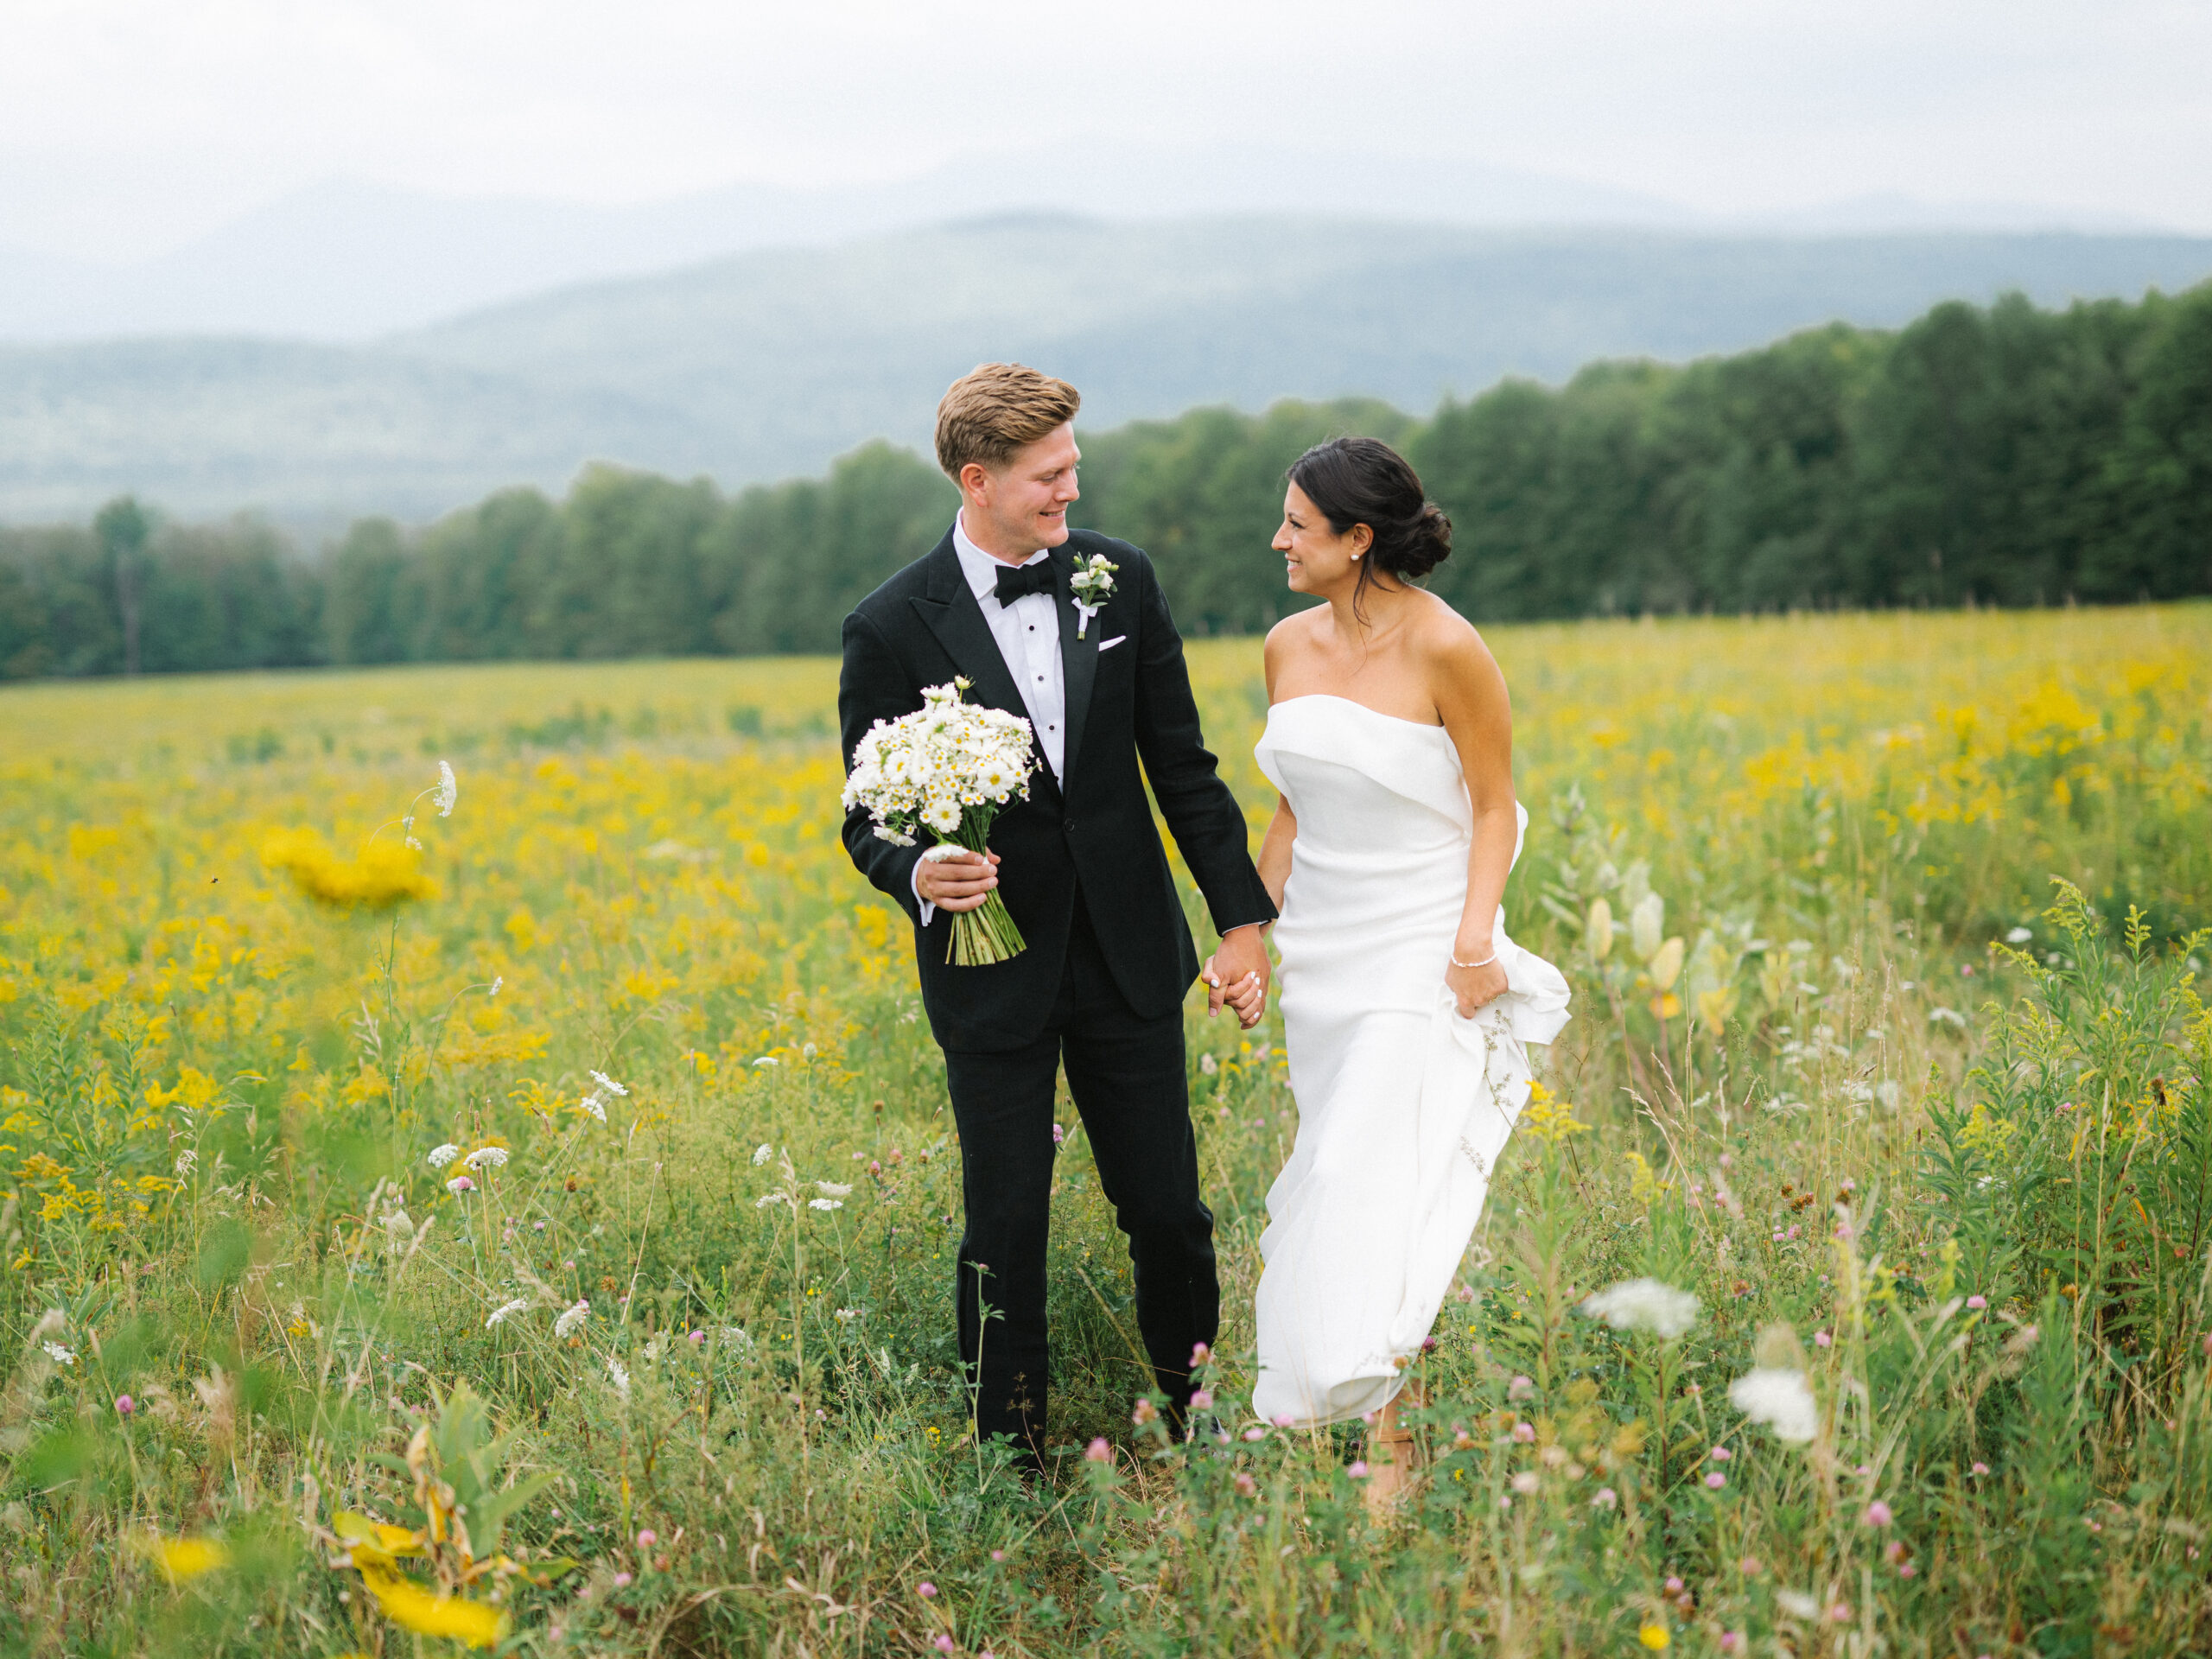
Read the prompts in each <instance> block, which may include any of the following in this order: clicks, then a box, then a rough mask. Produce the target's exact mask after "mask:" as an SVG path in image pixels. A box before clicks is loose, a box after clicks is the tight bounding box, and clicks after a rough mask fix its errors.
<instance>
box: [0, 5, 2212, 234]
mask: <svg viewBox="0 0 2212 1659" xmlns="http://www.w3.org/2000/svg"><path fill="white" fill-rule="evenodd" d="M0 29H4V39H5V42H6V48H5V51H4V53H0V242H7V243H14V244H16V245H25V246H30V247H36V248H41V249H44V250H48V251H66V252H73V253H79V254H87V255H95V256H101V257H132V256H135V255H138V254H143V253H147V252H151V251H156V249H158V248H160V247H162V246H166V245H170V244H173V243H175V242H176V241H178V240H181V239H182V238H186V237H188V236H190V235H192V234H194V233H195V232H199V231H201V230H204V229H207V228H209V227H211V226H213V224H214V223H216V222H218V221H219V220H220V219H224V218H226V217H228V216H230V215H232V214H234V213H239V212H241V211H244V210H245V209H247V208H250V207H253V206H255V205H257V204H258V203H260V202H262V201H264V200H267V199H269V198H270V197H271V196H273V195H276V194H279V193H281V192H283V191H284V190H287V189H289V188H294V187H296V186H298V185H301V184H303V183H307V182H309V181H314V180H316V179H320V178H326V177H330V176H334V175H344V176H350V177H356V178H365V179H370V180H375V181H382V182H385V183H390V184H395V185H400V186H405V187H409V188H419V189H426V190H434V191H439V192H446V193H499V194H529V195H538V196H555V197H569V198H587V199H593V200H610V201H611V200H638V199H642V198H647V197H652V196H658V195H664V194H675V193H679V192H683V191H686V190H691V189H696V188H703V187H707V186H710V185H715V184H721V183H726V182H729V181H735V180H741V179H750V180H759V181H775V182H780V183H785V184H794V185H808V184H815V183H824V184H826V183H833V182H843V181H859V180H880V179H886V178H890V177H894V176H898V175H904V174H907V173H912V172H917V171H919V170H922V169H924V168H929V167H931V166H934V165H937V164H939V163H942V162H946V161H948V160H951V159H954V158H956V157H958V156H964V155H969V154H974V153H976V152H985V151H988V152H1002V151H1007V150H1010V149H1019V148H1020V146H1021V145H1022V144H1023V143H1026V142H1030V141H1041V140H1058V139H1090V140H1103V141H1105V142H1108V143H1125V142H1126V143H1145V144H1147V145H1166V146H1170V147H1185V146H1187V147H1190V148H1192V149H1204V148H1205V147H1207V146H1209V145H1219V144H1227V143H1239V144H1251V143H1269V144H1273V143H1282V144H1292V145H1304V146H1332V147H1345V148H1352V149H1359V150H1362V151H1375V152H1381V153H1386V154H1415V153H1427V154H1443V155H1450V156H1459V157H1463V158H1465V159H1468V160H1472V161H1478V162H1486V163H1490V164H1492V165H1496V166H1499V167H1506V168H1522V169H1528V170H1531V171H1537V172H1543V173H1548V174H1554V175H1561V176H1565V177H1569V178H1574V179H1580V180H1586V181H1591V182H1593V183H1599V184H1605V185H1609V186H1613V187H1618V188H1624V189H1629V190H1634V191H1637V192H1642V193H1646V194H1651V195H1656V196H1661V197H1664V198H1667V199H1669V200H1674V201H1678V202H1681V203H1683V204H1685V205H1687V206H1689V207H1694V208H1696V209H1700V210H1702V211H1707V212H1712V213H1730V214H1732V213H1758V212H1764V211H1771V210H1775V209H1780V208H1788V207H1798V206H1805V205H1810V204H1815V203H1821V202H1826V201H1832V200H1837V199H1840V198H1848V197H1855V196H1861V195H1870V194H1902V195H1908V196H1913V197H1917V198H1920V199H1923V200H1930V201H1936V202H1953V201H1976V202H1992V201H1994V202H2020V203H2034V204H2043V205H2048V206H2051V207H2059V208H2063V209H2074V210H2092V211H2097V212H2102V213H2115V214H2121V215H2128V216H2134V217H2139V218H2140V219H2144V220H2146V221H2152V222H2155V223H2158V224H2162V225H2165V226H2173V227H2177V228H2183V229H2190V230H2196V231H2207V232H2212V4H2208V3H2206V0H2080V3H2076V0H1849V3H1832V0H1540V3H1526V4H1510V5H1508V4H1500V3H1494V0H1362V3H1360V4H1357V5H1348V4H1345V3H1344V0H1323V3H1314V0H1225V3H1206V0H1061V3H1058V4H1053V3H1039V0H786V3H782V4H778V5H773V6H764V5H759V4H754V3H749V0H622V3H620V4H619V5H618V4H613V3H607V0H0ZM1034 194H1035V195H1036V196H1037V197H1038V198H1039V200H1048V199H1049V198H1050V196H1051V189H1050V185H1049V180H1040V181H1039V185H1038V188H1037V189H1036V190H1035V192H1034Z"/></svg>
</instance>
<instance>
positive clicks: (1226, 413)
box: [0, 284, 2212, 679]
mask: <svg viewBox="0 0 2212 1659" xmlns="http://www.w3.org/2000/svg"><path fill="white" fill-rule="evenodd" d="M1045 366H1047V367H1049V366H1050V365H1045ZM1350 432H1357V433H1367V434H1371V435H1375V436H1377V437H1381V438H1383V439H1386V440H1388V441H1389V442H1393V443H1395V444H1397V445H1398V446H1400V447H1401V448H1403V449H1404V450H1405V452H1406V453H1407V454H1408V455H1409V456H1410V457H1411V459H1412V460H1413V461H1414V466H1415V467H1417V468H1418V469H1419V470H1420V472H1421V476H1422V478H1423V480H1425V481H1426V483H1427V486H1428V489H1429V493H1431V494H1432V495H1433V497H1434V498H1435V499H1436V500H1437V501H1439V502H1440V503H1441V504H1442V505H1443V506H1444V507H1445V508H1446V511H1447V512H1450V514H1451V515H1452V521H1453V524H1454V526H1455V551H1454V552H1453V554H1452V558H1451V560H1450V561H1449V562H1448V563H1446V564H1445V565H1444V566H1443V567H1441V568H1440V569H1439V570H1438V572H1437V573H1436V575H1435V577H1434V579H1433V587H1434V588H1435V589H1436V591H1437V592H1439V593H1440V594H1442V595H1443V596H1444V597H1445V598H1446V599H1447V600H1449V601H1451V602H1452V604H1454V605H1456V606H1458V607H1459V608H1460V609H1461V610H1463V611H1464V612H1465V613H1467V614H1468V615H1470V616H1471V617H1473V618H1475V619H1476V620H1478V621H1485V620H1522V619H1536V618H1558V617H1574V616H1583V615H1603V614H1642V613H1684V612H1743V611H1772V610H1778V609H1786V608H1792V607H1821V608H1864V607H1898V606H1910V607H1953V606H1962V605H1992V604H1993V605H2005V606H2032V605H2050V604H2060V603H2066V602H2081V603H2113V602H2126V601H2136V600H2142V599H2172V598H2178V597H2183V596H2186V595H2191V594H2208V593H2212V284H2206V285H2204V286H2201V287H2198V288H2196V289H2190V291H2188V292H2186V293H2184V294H2182V295H2179V296H2164V295H2160V294H2158V293H2155V292H2154V293H2152V294H2151V295H2149V296H2146V297H2145V299H2143V300H2142V301H2141V302H2123V301H2101V302H2084V303H2080V304H2076V305H2074V306H2072V307H2070V308H2068V309H2066V310H2063V311H2049V310H2043V309H2038V308H2036V307H2035V306H2033V305H2032V304H2031V303H2030V302H2027V301H2026V300H2024V299H2022V298H2018V297H2017V296H2016V297H2012V298H2008V299H2005V300H2002V301H2000V302H1998V303H1997V304H1995V305H1993V306H1991V307H1986V308H1983V307H1976V306H1972V305H1967V304H1964V303H1951V304H1945V305H1942V306H1938V307H1936V308H1935V309H1933V310H1931V311H1929V313H1927V314H1926V315H1923V316H1922V317H1921V318H1920V319H1918V320H1917V321H1915V322H1913V323H1911V324H1910V326H1908V327H1904V328H1903V329H1900V330H1897V331H1894V332H1877V331H1870V330H1865V329H1859V328H1853V327H1847V326H1844V325H1841V324H1837V325H1834V326H1831V327H1825V328H1817V329H1813V330H1809V331H1808V332H1805V333H1802V334H1796V335H1792V336H1791V337H1789V339H1786V340H1781V341H1779V342H1777V344H1775V345H1772V346H1767V347H1764V348H1763V349H1760V350H1758V351H1751V352H1745V353H1738V354H1737V355H1733V356H1729V357H1721V358H1712V359H1704V360H1700V361H1698V362H1694V363H1691V364H1688V365H1663V364H1658V363H1651V362H1606V363H1599V364H1595V365H1592V366H1590V367H1588V368H1586V369H1585V370H1583V371H1582V372H1580V373H1579V374H1578V375H1576V376H1575V377H1574V378H1573V380H1571V381H1570V382H1568V383H1567V385H1564V386H1562V387H1559V388H1557V389H1553V388H1548V387H1545V386H1542V385H1535V384H1533V383H1530V382H1527V381H1519V380H1509V381H1506V382H1504V383H1503V384H1501V385H1497V386H1495V387H1493V388H1492V389H1491V390H1490V391H1486V392H1484V393H1483V394H1481V395H1480V396H1478V397H1474V398H1472V399H1471V400H1469V401H1466V402H1464V403H1460V402H1452V403H1447V404H1445V405H1444V406H1443V407H1442V408H1440V409H1439V410H1436V411H1435V413H1434V414H1433V415H1432V416H1429V417H1428V418H1427V419H1421V418H1418V417H1415V416H1409V415H1407V414H1404V413H1402V412H1400V411H1398V410H1394V409H1391V408H1389V406H1387V405H1384V404H1377V403H1371V402H1360V401H1352V402H1341V403H1331V404H1302V403H1283V404H1277V405H1276V406H1275V407H1274V408H1273V409H1270V410H1268V411H1267V412H1266V413H1265V414H1263V415H1258V416H1253V415H1247V414H1243V413H1240V412H1238V411H1236V410H1229V409H1202V410H1192V411H1191V412H1189V413H1187V414H1185V415H1184V416H1180V417H1179V418H1178V419H1175V420H1173V421H1164V422H1145V423H1135V424H1131V425H1128V426H1124V427H1121V428H1118V429H1114V430H1111V431H1106V432H1101V433H1089V434H1085V433H1082V432H1081V431H1080V429H1078V435H1079V436H1080V437H1081V439H1082V442H1083V443H1084V467H1083V474H1082V483H1083V492H1084V494H1083V500H1082V503H1081V505H1079V506H1078V508H1077V519H1078V522H1080V523H1083V524H1089V525H1091V526H1095V527H1096V528H1098V529H1101V530H1103V531H1108V532H1109V533H1111V534H1113V535H1116V536H1120V537H1124V538H1126V539H1128V540H1129V541H1133V542H1135V543H1139V544H1140V545H1141V546H1143V547H1145V548H1146V549H1147V550H1149V551H1150V552H1151V554H1152V555H1153V556H1154V560H1155V561H1156V563H1158V565H1159V568H1160V574H1161V576H1162V579H1163V581H1164V582H1165V583H1166V588H1167V591H1168V594H1169V596H1170V598H1171V600H1172V601H1173V604H1174V606H1175V609H1176V614H1177V616H1178V618H1179V620H1180V621H1181V623H1182V625H1183V626H1184V627H1185V630H1186V631H1187V632H1193V633H1217V632H1249V631H1252V630H1255V629H1259V628H1262V627H1265V626H1267V625H1268V624H1269V623H1270V622H1272V621H1274V620H1275V619H1276V617H1277V616H1279V615H1280V614H1281V613H1282V612H1283V610H1284V609H1285V608H1286V603H1287V598H1288V595H1287V594H1286V593H1285V591H1284V589H1283V585H1282V575H1281V565H1280V563H1279V562H1278V561H1277V559H1276V557H1275V556H1274V554H1273V553H1272V552H1271V551H1270V550H1269V549H1268V541H1269V538H1270V537H1272V535H1273V534H1274V528H1275V524H1276V522H1277V519H1278V517H1279V511H1280V505H1281V492H1282V475H1283V469H1284V468H1285V467H1286V466H1287V464H1288V463H1289V462H1290V461H1291V460H1292V459H1294V457H1295V456H1296V455H1297V454H1299V452H1300V450H1301V449H1303V448H1305V447H1306V445H1308V444H1310V443H1313V442H1317V441H1319V440H1320V439H1322V438H1325V437H1328V436H1332V435H1338V434H1341V433H1350ZM954 505H955V497H954V494H953V492H952V489H951V486H950V485H949V484H948V483H946V481H945V480H944V479H943V478H942V477H940V476H939V475H938V473H937V472H936V470H935V468H934V467H931V465H929V464H928V463H927V462H925V461H923V460H922V459H921V458H919V457H918V456H916V455H914V454H912V453H910V452H908V451H906V450H902V449H898V448H892V447H891V446H889V445H887V444H880V443H879V444H871V445H868V446H867V447H865V448H861V449H859V450H856V451H855V452H854V453H852V454H848V455H846V456H844V457H842V459H840V460H839V461H837V462H836V464H835V465H834V466H833V467H831V469H830V471H829V475H828V476H827V477H826V478H820V479H808V480H795V481H791V482H788V483H784V484H779V485H772V486H753V487H751V488H747V489H746V490H743V491H741V492H739V493H735V494H728V493H723V492H722V491H721V490H719V489H718V488H716V487H715V486H714V485H713V484H712V483H711V482H710V481H708V480H693V481H690V482H678V481H676V480H670V479H665V478H661V477H658V476H655V475H652V474H645V473H639V472H631V471H626V470H623V469H620V468H618V467H607V466H594V467H589V468H587V469H586V470H585V471H584V472H583V473H582V474H580V476H579V477H578V478H577V480H576V481H575V484H574V486H572V487H571V489H570V490H569V494H568V496H567V498H566V499H564V500H557V501H556V500H554V499H549V498H548V497H546V496H544V495H543V494H541V493H538V492H537V491H535V490H527V489H524V490H510V491H505V492H502V493H499V494H496V495H493V496H492V497H490V498H489V499H486V500H484V501H482V502H480V503H479V504H478V505H474V506H471V507H467V508H464V509H462V510H461V511H459V512H454V513H451V514H449V515H448V516H447V517H446V518H442V519H440V520H439V521H438V522H436V523H435V524H430V525H429V526H428V527H426V528H420V529H416V528H410V527H406V526H403V525H400V524H395V523H393V522H391V521H390V520H388V519H380V518H372V519H364V520H362V521H360V522H359V523H356V524H353V526H352V527H351V528H350V529H349V530H348V531H346V534H345V535H344V536H343V537H340V538H339V539H338V540H337V541H336V542H335V543H334V544H332V545H330V546H328V547H327V548H325V549H321V550H318V551H316V552H315V553H313V554H310V553H308V552H307V551H306V550H302V549H300V548H298V547H296V546H295V545H293V544H292V543H290V542H289V540H288V539H287V538H286V537H283V535H282V534H280V533H279V532H278V531H276V530H275V529H273V528H271V527H270V526H269V525H267V524H262V523H259V522H257V521H255V520H252V519H251V518H243V519H239V520H236V521H233V522H232V523H229V524H181V523H172V522H167V521H165V520H164V519H163V518H162V515H161V514H160V513H159V512H158V511H156V510H153V509H150V508H149V507H145V506H142V505H140V504H139V503H138V502H137V501H136V500H134V499H127V498H126V499H119V500H117V501H114V502H111V503H110V504H109V505H107V506H106V507H105V508H104V509H103V510H102V511H101V512H99V514H98V515H97V516H96V517H95V518H94V519H93V520H92V523H90V524H83V525H63V526H54V527H40V528H14V529H0V677H6V678H14V679H22V678H32V677H41V676H52V675H92V674H117V673H132V672H149V673H150V672H157V671H205V670H217V669H238V668H277V667H291V666H303V665H312V664H369V663H393V662H415V661H468V660H480V659H497V658H615V657H644V656H680V655H699V654H746V655H749V654H756V653H766V652H823V651H832V650H834V649H836V643H837V638H838V626H839V623H840V621H841V620H842V617H843V616H844V614H845V613H846V611H847V610H848V609H849V608H850V607H851V606H852V604H853V602H854V601H855V600H857V599H859V598H860V597H861V595H862V594H865V593H867V592H868V589H870V588H873V587H874V585H875V584H876V583H878V582H880V581H882V580H883V579H884V577H885V576H887V575H889V574H890V573H891V572H892V571H893V570H894V569H897V568H898V567H899V565H901V564H903V563H906V562H907V561H909V560H911V559H913V558H915V557H917V556H919V555H921V554H923V553H925V552H926V551H927V550H929V548H930V547H931V545H932V544H933V543H935V542H936V541H937V539H938V537H939V536H941V535H942V534H943V533H944V529H945V526H946V525H947V524H949V523H950V518H951V514H952V511H953V507H954Z"/></svg>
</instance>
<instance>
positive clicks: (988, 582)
mask: <svg viewBox="0 0 2212 1659" xmlns="http://www.w3.org/2000/svg"><path fill="white" fill-rule="evenodd" d="M952 550H953V551H954V552H955V553H957V554H958V555H959V556H960V574H961V575H963V576H965V577H967V578H968V590H969V592H970V593H972V594H975V595H976V604H978V605H979V606H981V607H982V611H983V620H984V621H985V622H987V623H988V624H989V625H990V630H991V638H992V639H995V640H996V641H997V642H998V647H999V656H1000V657H1001V658H1003V659H1004V661H1005V663H1006V666H1007V672H1008V673H1010V674H1012V675H1013V676H1014V684H1015V685H1017V686H1019V687H1020V689H1021V706H1022V709H1024V711H1025V712H1027V715H1028V716H1029V728H1030V730H1031V732H1032V734H1033V735H1034V736H1035V738H1036V740H1037V751H1038V753H1039V754H1041V755H1043V756H1044V757H1045V764H1046V766H1050V767H1052V776H1053V777H1055V778H1058V777H1060V776H1061V775H1062V766H1061V763H1062V760H1064V759H1065V753H1066V749H1067V718H1068V694H1067V683H1066V681H1065V679H1064V678H1063V677H1062V675H1061V671H1060V612H1059V604H1058V597H1057V595H1055V594H1049V593H1046V594H1023V595H1022V596H1021V597H1020V599H1017V600H1015V601H1014V603H1013V604H1011V605H1001V604H1000V603H999V601H998V591H997V589H998V581H999V572H1000V571H1001V570H1011V569H1019V568H1020V566H1018V565H1015V564H1012V563H1008V562H1007V561H1006V560H1004V559H1001V558H996V557H994V556H992V555H990V554H988V553H986V552H984V551H983V550H982V548H980V547H978V546H976V543H973V542H971V541H969V539H968V528H967V526H966V525H965V524H962V523H961V521H960V518H959V516H958V515H957V514H956V515H954V518H953V520H952ZM1050 557H1052V555H1051V554H1050V553H1048V552H1046V550H1044V549H1042V548H1039V550H1037V551H1036V552H1034V553H1032V554H1031V555H1030V556H1028V557H1027V558H1026V559H1023V560H1021V561H1020V564H1021V565H1031V564H1037V563H1041V562H1043V561H1044V560H1046V559H1049V558H1050ZM921 874H922V867H921V865H920V864H919V863H917V864H916V865H915V866H914V876H913V882H914V897H915V898H916V899H920V900H921V906H922V925H923V926H924V927H927V926H928V925H930V923H931V920H932V919H934V918H935V917H936V915H937V906H935V905H933V904H931V903H930V901H929V900H928V899H923V898H922V889H921V885H920V881H921Z"/></svg>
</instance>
